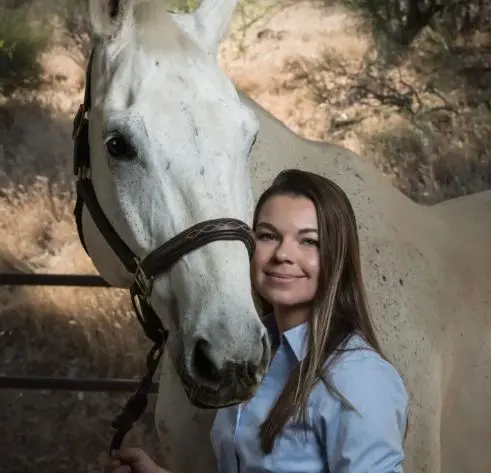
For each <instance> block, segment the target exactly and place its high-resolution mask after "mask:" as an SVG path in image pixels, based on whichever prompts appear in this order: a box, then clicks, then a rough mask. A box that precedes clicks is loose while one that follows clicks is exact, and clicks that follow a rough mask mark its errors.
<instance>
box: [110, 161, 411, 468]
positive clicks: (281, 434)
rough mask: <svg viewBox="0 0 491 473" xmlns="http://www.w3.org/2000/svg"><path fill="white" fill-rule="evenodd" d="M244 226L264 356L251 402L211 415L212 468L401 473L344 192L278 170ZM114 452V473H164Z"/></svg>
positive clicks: (389, 388)
mask: <svg viewBox="0 0 491 473" xmlns="http://www.w3.org/2000/svg"><path fill="white" fill-rule="evenodd" d="M253 230H254V234H255V239H256V250H255V254H254V257H253V261H252V264H251V277H252V283H253V287H254V291H255V294H256V296H257V300H258V303H259V305H260V306H261V308H262V313H263V314H265V315H264V317H263V320H264V323H265V325H266V326H267V327H268V329H269V331H270V336H271V340H272V344H273V349H274V356H273V358H272V361H271V364H270V367H269V370H268V373H267V375H266V376H265V378H264V379H263V381H262V383H261V386H260V387H259V389H258V391H257V392H256V394H255V395H254V397H253V398H252V399H250V400H249V401H248V402H247V403H244V404H242V405H241V406H235V407H229V408H225V409H221V410H220V411H218V413H217V416H216V418H215V422H214V425H213V428H212V432H211V439H212V444H213V448H214V451H215V454H216V457H217V462H218V467H219V471H220V473H233V472H237V473H238V472H241V473H253V472H254V473H260V472H275V473H293V472H298V473H300V472H301V473H310V472H316V473H320V472H330V473H362V472H363V473H372V472H377V473H399V472H402V471H403V468H402V462H403V459H404V451H403V440H404V432H405V429H406V425H407V412H408V398H407V393H406V390H405V387H404V384H403V382H402V379H401V377H400V375H399V373H398V372H397V371H396V369H395V368H394V367H393V366H392V365H391V364H390V363H389V362H388V361H387V360H386V359H385V357H384V355H383V354H382V351H381V349H380V345H379V343H378V341H377V337H376V335H375V331H374V329H373V326H372V323H371V320H370V315H369V310H368V305H367V301H366V296H365V289H364V286H363V281H362V274H361V264H360V254H359V240H358V231H357V225H356V220H355V216H354V212H353V209H352V207H351V204H350V202H349V200H348V198H347V196H346V195H345V193H344V192H343V191H342V190H341V189H340V188H339V187H338V186H337V185H336V184H335V183H333V182H332V181H330V180H328V179H325V178H323V177H321V176H319V175H316V174H313V173H309V172H304V171H300V170H287V171H283V172H282V173H280V174H279V175H278V176H277V177H276V179H275V180H274V181H273V184H272V185H271V187H269V188H268V189H267V190H266V191H265V192H264V193H263V195H262V196H261V197H260V199H259V201H258V203H257V206H256V210H255V214H254V221H253ZM119 455H120V456H119V460H117V461H116V465H120V466H116V468H115V469H113V470H112V471H113V473H123V472H128V473H129V472H134V473H156V472H159V473H166V472H165V470H163V469H160V468H159V467H157V465H155V463H154V462H153V461H152V460H150V459H149V458H148V457H147V456H146V454H144V453H143V452H142V451H141V450H139V449H128V450H125V451H122V452H120V453H119ZM125 468H126V469H125Z"/></svg>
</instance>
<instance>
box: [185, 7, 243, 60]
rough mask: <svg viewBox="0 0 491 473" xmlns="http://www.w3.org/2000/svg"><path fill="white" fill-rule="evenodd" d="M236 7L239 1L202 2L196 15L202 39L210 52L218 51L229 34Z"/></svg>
mask: <svg viewBox="0 0 491 473" xmlns="http://www.w3.org/2000/svg"><path fill="white" fill-rule="evenodd" d="M236 6H237V0H201V3H200V6H199V7H198V9H197V10H196V12H195V13H194V15H195V17H196V22H197V23H198V25H199V26H200V29H199V31H200V39H201V40H202V41H203V42H204V43H205V44H206V46H207V49H208V50H209V51H212V52H217V51H218V46H219V45H220V43H221V42H222V40H223V39H224V37H225V35H226V33H227V32H228V28H229V26H230V21H231V19H232V14H233V13H234V11H235V8H236Z"/></svg>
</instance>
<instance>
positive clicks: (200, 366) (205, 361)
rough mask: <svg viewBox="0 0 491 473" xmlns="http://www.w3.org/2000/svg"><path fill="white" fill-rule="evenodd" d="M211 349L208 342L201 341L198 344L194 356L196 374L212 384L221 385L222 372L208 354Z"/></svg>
mask: <svg viewBox="0 0 491 473" xmlns="http://www.w3.org/2000/svg"><path fill="white" fill-rule="evenodd" d="M209 347H210V344H209V343H208V342H207V341H206V340H203V339H200V340H198V341H197V342H196V346H195V347H194V355H193V364H194V369H195V370H196V374H197V375H198V376H199V377H201V378H202V379H205V380H207V381H209V382H212V383H219V382H220V372H219V370H217V369H216V367H215V365H214V364H213V362H212V361H211V360H210V357H209V356H208V354H207V352H208V350H209Z"/></svg>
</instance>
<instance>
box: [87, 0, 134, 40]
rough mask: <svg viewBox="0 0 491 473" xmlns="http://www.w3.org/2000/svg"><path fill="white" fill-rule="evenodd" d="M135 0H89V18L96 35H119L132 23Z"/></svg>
mask: <svg viewBox="0 0 491 473" xmlns="http://www.w3.org/2000/svg"><path fill="white" fill-rule="evenodd" d="M133 2H134V0H89V5H88V7H89V19H90V24H91V27H92V33H93V34H94V35H96V36H102V37H114V36H117V35H118V34H119V33H120V32H121V31H122V30H123V29H124V28H125V27H126V26H128V25H129V24H131V23H132V17H133Z"/></svg>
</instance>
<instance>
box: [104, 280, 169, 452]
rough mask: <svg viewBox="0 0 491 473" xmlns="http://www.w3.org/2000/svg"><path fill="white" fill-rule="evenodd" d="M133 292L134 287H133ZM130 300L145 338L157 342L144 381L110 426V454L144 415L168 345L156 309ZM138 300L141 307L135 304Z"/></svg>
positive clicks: (119, 445)
mask: <svg viewBox="0 0 491 473" xmlns="http://www.w3.org/2000/svg"><path fill="white" fill-rule="evenodd" d="M132 289H133V288H132ZM131 293H132V294H131V301H132V303H133V307H134V309H135V312H136V315H137V317H138V320H139V322H140V324H141V325H142V327H143V331H144V332H145V335H146V336H147V337H148V338H150V340H152V341H153V342H154V345H153V346H152V348H151V349H150V352H149V353H148V355H147V374H146V375H145V376H144V377H143V378H142V380H141V381H140V384H139V385H138V388H137V390H136V391H135V393H134V394H133V395H132V396H131V397H130V398H129V399H128V401H127V403H126V405H125V406H124V408H123V412H121V414H119V415H118V416H117V417H116V419H114V421H113V423H112V424H111V426H112V427H113V429H116V432H115V433H114V435H113V438H112V440H111V445H110V447H109V454H110V455H111V454H112V452H113V451H114V450H119V449H120V448H121V444H122V443H123V440H124V438H125V436H126V434H127V433H128V432H129V431H130V430H131V428H132V427H133V424H134V423H135V422H136V421H137V420H138V419H139V418H140V417H141V416H142V414H143V413H144V412H145V410H146V408H147V404H148V394H149V393H150V389H151V388H152V382H153V376H154V374H155V371H156V369H157V367H158V365H159V362H160V359H161V358H162V354H163V353H164V348H165V345H166V343H167V338H168V331H167V330H165V329H164V328H163V326H162V323H161V322H160V319H159V318H158V316H157V314H155V313H154V312H153V309H152V308H151V307H150V306H149V305H148V304H147V303H146V302H145V301H143V300H142V299H140V297H139V296H138V295H137V294H136V293H135V292H134V290H132V291H131ZM137 300H138V303H139V304H138V306H137V304H136V301H137Z"/></svg>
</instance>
